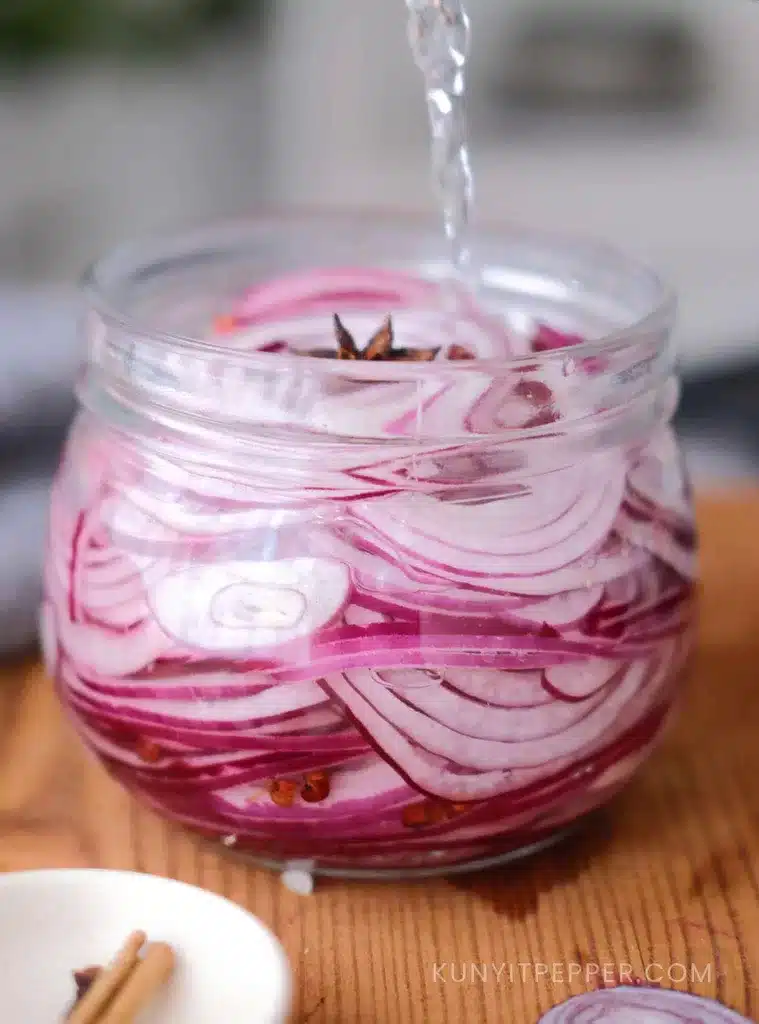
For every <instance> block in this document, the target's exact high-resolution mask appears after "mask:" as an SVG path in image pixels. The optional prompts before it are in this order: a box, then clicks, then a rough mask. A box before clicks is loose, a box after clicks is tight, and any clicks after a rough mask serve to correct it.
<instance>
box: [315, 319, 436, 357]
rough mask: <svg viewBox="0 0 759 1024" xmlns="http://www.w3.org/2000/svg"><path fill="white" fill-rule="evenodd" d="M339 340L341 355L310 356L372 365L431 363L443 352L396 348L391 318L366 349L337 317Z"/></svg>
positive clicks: (318, 352)
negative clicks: (357, 361) (349, 360)
mask: <svg viewBox="0 0 759 1024" xmlns="http://www.w3.org/2000/svg"><path fill="white" fill-rule="evenodd" d="M334 324H335V340H336V341H337V351H333V350H331V349H316V350H314V351H312V352H310V353H309V355H312V356H319V357H320V358H322V359H354V360H356V359H362V360H367V361H372V362H396V363H431V362H432V360H433V359H434V358H435V357H436V356H437V354H438V352H439V351H440V348H396V347H395V332H394V330H393V321H392V318H391V317H389V316H388V317H387V319H386V320H385V322H384V323H383V324H382V326H381V327H380V329H379V330H378V331H377V332H376V333H375V334H373V335H372V337H371V338H370V339H369V341H368V342H367V343H366V345H365V346H364V348H363V349H360V348H359V347H358V345H357V344H356V340H355V338H354V337H353V335H352V334H351V332H350V331H349V330H348V329H347V327H346V326H345V324H344V323H343V322H342V320H341V319H340V317H339V316H338V315H337V314H335V316H334Z"/></svg>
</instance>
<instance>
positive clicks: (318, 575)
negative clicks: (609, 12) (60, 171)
mask: <svg viewBox="0 0 759 1024" xmlns="http://www.w3.org/2000/svg"><path fill="white" fill-rule="evenodd" d="M443 251H444V247H443V245H442V242H441V240H440V239H439V237H438V232H437V231H436V230H435V228H434V227H431V228H427V227H425V226H424V225H421V224H415V223H413V222H400V223H398V222H392V221H388V220H387V219H380V218H378V219H375V220H371V219H367V218H358V219H352V218H340V217H333V216H326V215H325V216H314V217H292V218H289V219H288V218H271V219H262V220H256V221H254V222H240V223H236V224H232V225H221V226H218V227H215V228H212V229H209V230H205V231H198V232H196V233H194V234H193V233H190V234H188V235H185V236H183V237H178V238H168V239H163V240H157V241H153V242H151V243H148V244H145V245H138V246H135V247H131V248H125V249H123V250H121V251H120V252H118V253H117V254H116V255H114V256H112V257H110V258H108V259H106V260H105V261H104V262H103V263H101V264H100V265H99V266H98V267H97V268H96V269H95V270H94V272H93V273H92V274H91V276H90V279H89V282H88V286H87V291H88V297H89V303H90V307H91V308H90V313H89V320H88V331H87V339H88V345H89V350H88V361H87V366H86V369H85V371H84V373H83V376H82V380H81V386H80V390H79V395H80V400H81V406H82V411H81V413H80V415H79V417H78V420H77V422H76V424H75V425H74V427H73V430H72V432H71V436H70V438H69V441H68V445H67V448H66V451H65V455H64V458H63V461H62V465H61V468H60V472H59V475H58V478H57V482H56V484H55V487H54V490H53V497H52V515H51V532H50V544H49V555H48V562H47V571H46V600H45V603H44V606H43V611H42V631H43V638H44V646H45V651H46V659H47V663H48V666H49V669H50V672H51V673H52V674H53V676H54V678H55V680H56V684H57V687H58V689H59V692H60V696H61V699H62V700H63V702H64V704H65V705H66V707H67V709H68V710H69V711H70V713H71V715H72V717H73V720H74V722H75V723H76V725H77V727H78V729H79V732H80V733H81V736H82V737H83V739H84V741H85V742H86V743H88V744H89V745H90V746H91V747H92V748H93V750H94V751H95V752H96V753H97V754H98V755H99V757H100V758H101V759H102V761H103V762H104V764H105V765H106V767H107V768H108V770H109V771H110V772H111V773H112V775H114V776H115V777H116V778H117V779H118V780H120V781H121V782H122V783H123V784H124V785H125V786H126V787H128V789H129V790H131V791H132V792H134V793H135V794H136V795H137V796H139V797H140V798H141V799H142V800H144V801H146V802H147V803H149V804H150V805H151V806H152V807H153V808H155V809H156V810H157V811H158V812H159V813H160V814H162V815H166V816H167V817H169V818H171V819H174V820H177V821H179V822H182V823H184V824H185V825H186V826H188V827H189V828H191V829H195V830H197V831H199V832H200V833H202V834H203V835H205V836H209V837H213V838H215V839H218V840H221V841H223V842H224V843H225V844H226V845H227V846H232V845H234V846H235V847H236V848H237V849H238V850H239V851H241V852H244V853H248V854H250V855H251V856H253V857H255V858H256V859H258V860H263V861H265V862H267V863H271V864H274V865H283V864H287V863H291V862H293V861H304V860H305V861H307V862H309V864H310V866H312V867H313V868H314V869H315V870H316V871H324V872H331V873H338V874H339V873H342V874H346V875H349V874H360V873H371V874H373V875H374V874H376V875H382V874H384V875H393V874H395V875H397V874H414V873H432V872H436V871H441V872H452V871H455V870H464V869H471V868H474V867H482V866H485V865H488V864H492V863H495V862H499V861H503V860H507V859H511V858H513V857H516V856H520V855H523V854H524V853H526V852H529V851H532V850H534V849H536V848H538V847H540V846H542V845H544V844H546V843H549V842H551V841H553V840H555V839H556V838H557V837H559V836H561V835H563V834H564V833H565V832H566V831H567V829H569V828H570V827H571V826H572V825H573V823H575V822H577V821H578V820H579V819H580V818H581V817H582V816H583V815H585V814H586V813H588V812H589V811H591V810H592V809H594V808H596V807H597V806H598V805H600V804H601V803H603V802H605V801H606V800H608V799H609V798H610V797H611V796H612V795H613V794H614V793H615V792H617V790H618V789H619V788H620V787H621V786H622V785H623V784H624V783H625V782H627V781H628V779H629V778H630V777H631V775H632V774H633V772H634V771H635V769H636V768H637V767H638V766H639V765H640V764H641V763H642V762H643V761H644V760H645V759H646V757H647V756H648V754H649V753H650V751H651V749H652V747H653V746H654V744H655V743H656V741H657V739H658V737H659V736H660V734H661V731H662V728H663V726H664V724H665V723H666V721H667V719H668V716H669V713H670V711H671V709H672V707H673V703H674V700H675V696H676V693H677V689H678V678H679V676H680V674H681V668H682V667H683V665H684V662H685V660H686V658H687V655H688V652H689V647H690V642H691V634H692V591H693V580H694V573H695V536H694V527H693V517H692V509H691V501H690V494H689V489H688V486H687V483H686V479H685V474H684V470H683V463H682V460H681V457H680V454H679V451H678V447H677V444H676V442H675V440H674V437H673V434H672V431H671V428H670V425H669V424H670V419H671V417H672V414H673V411H674V410H675V407H676V403H677V394H678V389H677V382H676V379H675V376H674V368H673V357H672V352H671V346H670V333H671V326H672V320H673V315H674V301H673V299H672V297H671V295H670V294H669V293H668V292H667V290H666V289H665V288H664V287H663V286H662V284H661V283H660V282H659V281H658V279H657V278H656V277H655V276H654V275H653V274H651V273H650V272H649V271H647V270H646V269H645V268H643V267H640V266H638V265H637V264H635V263H633V262H631V261H629V260H627V259H626V258H624V257H622V256H621V255H619V254H617V253H616V252H614V251H613V250H610V249H608V248H605V247H603V246H598V245H594V244H585V243H578V242H572V241H567V240H564V239H559V238H552V237H542V236H537V235H532V234H526V233H521V232H518V231H504V232H503V233H500V234H493V235H484V234H483V235H481V236H480V237H479V238H478V240H477V244H476V258H477V261H478V265H479V266H480V267H481V269H482V288H481V294H480V295H478V298H477V302H476V303H475V302H474V301H473V300H472V299H471V298H470V297H467V295H465V294H463V293H462V292H460V291H459V290H458V289H457V288H456V287H455V286H454V285H453V284H452V283H451V282H450V281H448V280H447V278H446V265H445V261H444V259H443V256H442V253H443ZM333 314H339V315H340V317H341V320H340V321H339V322H336V321H333ZM388 315H390V317H391V319H390V321H389V322H386V321H385V318H386V317H387V316H388ZM335 332H337V341H336V334H335ZM370 339H372V341H371V343H370V344H369V345H367V346H366V347H367V349H368V351H364V346H365V345H366V343H367V342H370ZM338 341H339V342H340V345H341V347H340V348H339V349H338ZM338 351H340V352H341V358H326V357H327V356H334V355H335V354H336V352H338ZM362 352H364V357H362V355H361V353H362ZM377 354H384V356H385V358H380V359H377V358H369V356H370V355H377Z"/></svg>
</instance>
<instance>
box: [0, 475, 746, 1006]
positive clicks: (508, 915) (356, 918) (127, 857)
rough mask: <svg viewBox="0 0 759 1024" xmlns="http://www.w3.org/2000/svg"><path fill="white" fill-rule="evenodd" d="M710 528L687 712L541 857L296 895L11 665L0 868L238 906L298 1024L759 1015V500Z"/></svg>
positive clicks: (729, 511)
mask: <svg viewBox="0 0 759 1024" xmlns="http://www.w3.org/2000/svg"><path fill="white" fill-rule="evenodd" d="M700 520H701V527H702V533H703V543H704V557H703V580H704V599H703V611H702V615H703V625H702V631H701V643H700V650H699V654H698V657H697V661H696V665H695V669H694V671H693V674H692V678H691V682H690V692H689V695H688V701H687V706H686V710H685V712H684V714H683V717H682V718H681V720H680V722H679V723H678V725H677V726H676V727H675V729H674V731H673V732H672V733H671V735H670V736H669V738H668V739H667V741H666V743H665V744H664V746H663V747H662V749H661V750H660V751H659V753H658V754H657V755H656V756H655V757H654V759H653V760H652V761H651V763H650V764H649V765H648V767H647V768H646V769H645V770H644V771H643V772H642V774H641V775H640V776H639V777H638V779H637V780H636V781H635V782H634V783H633V785H632V786H631V787H630V788H629V789H628V790H627V792H626V793H625V794H624V795H623V796H622V797H621V798H620V799H618V800H617V802H616V803H615V804H614V806H613V807H612V808H611V809H610V810H609V811H608V812H605V813H603V814H602V815H601V816H600V817H599V818H598V819H597V820H596V821H594V822H593V824H592V825H591V826H589V827H588V828H587V829H586V830H585V831H584V833H583V834H582V835H580V836H578V837H576V838H575V839H574V840H571V841H567V842H566V843H565V844H564V845H562V846H560V847H558V848H556V849H555V850H553V851H552V852H550V853H548V854H544V855H542V856H540V857H538V858H536V859H534V860H532V861H530V862H528V863H525V864H523V865H520V866H517V867H512V868H508V869H502V870H500V871H497V872H493V873H489V874H485V875H479V876H470V877H467V878H466V879H465V880H463V881H462V880H458V881H455V882H453V881H451V882H449V881H444V880H441V881H435V882H419V883H415V884H403V885H401V884H393V885H381V884H377V885H369V884H363V883H362V884H358V883H338V882H324V883H322V884H320V885H319V886H318V888H317V892H316V894H315V895H314V896H312V897H307V898H303V897H297V896H294V895H292V894H291V893H289V892H288V891H286V890H285V889H284V888H283V887H282V885H281V884H280V882H279V880H278V879H277V878H275V877H273V876H271V875H269V874H268V873H266V872H264V871H260V870H256V869H253V868H249V867H247V866H245V865H242V864H240V863H238V862H235V861H233V860H231V859H228V858H226V857H225V856H223V855H221V854H218V853H217V852H216V851H215V850H210V849H208V848H207V847H205V846H204V845H203V844H202V843H200V842H199V841H196V840H194V839H192V838H189V837H187V836H185V835H184V834H182V833H181V832H179V831H177V830H176V829H173V828H171V827H169V826H167V825H164V824H163V823H161V822H160V821H159V820H157V819H156V818H155V817H154V816H153V815H152V814H150V813H148V812H147V811H145V810H143V809H142V808H140V807H137V806H136V805H135V804H134V803H133V802H132V801H131V800H130V798H129V797H128V796H126V795H125V794H124V793H122V792H121V791H120V790H119V789H118V788H117V787H116V786H115V785H114V784H113V783H112V782H110V781H109V779H107V778H106V776H105V775H104V773H103V772H102V771H101V770H100V768H99V767H98V766H97V765H96V764H95V763H94V761H92V760H91V759H90V757H89V755H88V754H86V753H85V752H84V750H83V749H82V748H81V746H80V744H79V743H78V741H77V740H76V738H75V737H74V736H73V735H72V732H71V729H70V728H69V726H68V725H67V724H66V723H65V722H63V721H62V719H61V716H60V714H59V711H58V708H57V705H56V702H55V699H54V697H53V694H52V692H51V688H50V686H49V685H48V683H47V681H46V680H45V678H44V675H43V673H42V671H41V670H40V668H39V667H38V666H37V665H35V664H31V665H29V664H22V665H19V664H16V665H9V666H6V667H4V668H2V669H1V670H0V741H1V745H0V869H1V870H5V871H13V870H18V869H24V868H41V867H62V866H80V865H93V866H101V867H111V868H132V869H136V870H139V871H149V872H153V873H155V874H159V875H170V876H173V877H176V878H181V879H183V880H185V881H188V882H193V883H196V884H199V885H202V886H206V887H207V888H209V889H212V890H214V891H216V892H219V893H223V894H224V895H226V896H229V897H230V898H232V899H233V900H237V901H238V902H240V903H242V904H243V905H245V906H247V907H249V908H250V909H252V910H253V911H255V913H256V914H258V915H259V916H260V917H261V918H263V919H264V920H265V921H266V922H267V923H268V924H269V925H270V926H271V927H272V928H273V929H274V931H275V932H276V933H277V934H278V935H279V936H280V937H281V939H282V940H283V941H284V944H285V946H286V947H287V950H288V952H289V955H290V957H291V960H292V965H293V968H294V972H295V976H296V984H297V1003H296V1008H295V1014H294V1020H295V1021H296V1022H301V1024H305V1022H307V1021H308V1022H310V1024H357V1022H363V1021H366V1022H367V1024H369V1022H371V1024H385V1022H387V1024H391V1022H392V1024H395V1022H397V1021H398V1020H401V1021H403V1022H410V1024H415V1022H419V1024H421V1022H432V1024H445V1022H448V1024H459V1022H462V1024H469V1022H472V1024H479V1022H480V1021H483V1022H488V1024H489V1022H491V1021H492V1022H493V1024H496V1022H498V1024H501V1022H507V1021H508V1022H510V1024H511V1022H513V1024H534V1022H535V1021H536V1020H537V1018H538V1016H539V1014H540V1013H541V1012H544V1011H546V1010H547V1009H548V1008H549V1007H550V1006H552V1005H554V1004H555V1003H558V1002H561V1001H562V1000H564V999H565V998H567V997H568V996H569V995H570V994H573V993H575V992H581V991H584V990H585V989H587V988H588V987H593V986H597V985H598V984H600V983H601V982H603V981H604V975H605V980H606V982H607V983H610V982H613V980H614V979H615V977H616V976H617V975H620V974H621V975H623V976H624V975H625V974H627V973H628V972H629V973H630V974H631V975H634V976H635V977H637V978H638V979H641V980H642V979H645V978H646V977H648V980H649V981H655V982H660V983H661V984H663V985H665V986H667V987H679V988H691V989H692V990H694V991H696V992H699V993H702V994H704V995H709V996H712V997H716V998H718V999H720V1000H722V1001H724V1002H725V1003H727V1004H729V1005H730V1006H732V1007H734V1008H735V1009H737V1010H739V1011H741V1012H743V1013H745V1014H748V1015H749V1016H754V1015H759V992H757V991H756V989H755V983H756V981H757V979H759V863H758V860H757V855H758V854H759V532H758V531H759V491H747V492H744V493H742V494H730V495H726V496H723V497H711V498H709V499H707V500H703V501H702V502H701V504H700ZM251 968H252V969H255V965H251Z"/></svg>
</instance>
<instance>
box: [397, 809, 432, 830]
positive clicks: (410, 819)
mask: <svg viewBox="0 0 759 1024" xmlns="http://www.w3.org/2000/svg"><path fill="white" fill-rule="evenodd" d="M401 821H402V822H403V824H404V825H405V826H406V828H424V827H425V825H429V821H428V815H427V806H426V804H408V805H407V806H406V807H404V808H403V812H402V814H401Z"/></svg>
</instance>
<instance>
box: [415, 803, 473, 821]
mask: <svg viewBox="0 0 759 1024" xmlns="http://www.w3.org/2000/svg"><path fill="white" fill-rule="evenodd" d="M470 806H471V805H470V804H453V803H447V802H446V801H444V800H425V801H423V802H422V803H416V804H408V805H407V806H406V807H404V808H403V811H402V814H401V820H402V821H403V824H404V825H405V826H406V828H426V827H427V826H429V825H442V823H443V822H444V821H450V820H451V819H452V818H455V817H457V816H458V815H459V814H463V813H464V811H468V810H469V808H470Z"/></svg>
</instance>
